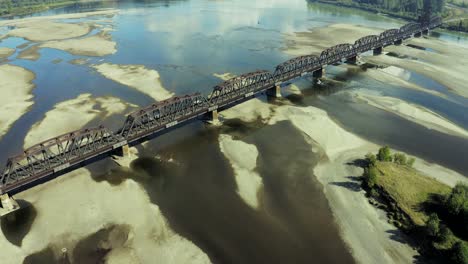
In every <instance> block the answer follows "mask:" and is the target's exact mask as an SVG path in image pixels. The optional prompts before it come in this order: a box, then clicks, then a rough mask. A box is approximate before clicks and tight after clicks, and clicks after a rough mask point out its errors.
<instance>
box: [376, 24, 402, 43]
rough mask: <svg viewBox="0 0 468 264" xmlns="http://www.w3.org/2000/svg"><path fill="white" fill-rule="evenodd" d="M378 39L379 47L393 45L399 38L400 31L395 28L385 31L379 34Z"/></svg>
mask: <svg viewBox="0 0 468 264" xmlns="http://www.w3.org/2000/svg"><path fill="white" fill-rule="evenodd" d="M379 38H380V45H381V46H384V45H386V44H390V43H393V42H394V41H395V40H397V39H399V38H400V30H399V29H396V28H392V29H388V30H385V31H384V32H382V33H380V35H379Z"/></svg>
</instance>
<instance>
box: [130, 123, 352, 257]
mask: <svg viewBox="0 0 468 264" xmlns="http://www.w3.org/2000/svg"><path fill="white" fill-rule="evenodd" d="M226 126H227V127H226ZM226 126H225V127H223V128H219V129H214V128H212V129H206V130H203V131H200V132H199V133H195V134H190V133H186V136H185V137H183V138H182V139H181V140H179V141H176V142H174V143H173V144H169V145H166V146H165V147H163V148H158V150H157V151H155V150H154V149H153V150H151V151H148V153H158V155H159V156H160V157H161V159H157V158H153V157H146V158H139V159H137V160H135V161H134V162H133V163H132V168H133V170H134V171H135V172H136V173H137V174H141V175H142V176H140V177H139V178H138V180H139V181H140V183H142V184H143V186H144V187H145V189H146V190H147V192H148V194H149V196H150V199H151V201H152V202H153V203H155V204H157V205H158V206H159V208H160V209H161V211H162V213H163V215H164V216H165V217H166V218H167V219H168V221H169V223H170V225H171V227H172V228H173V229H174V230H175V231H176V232H177V233H179V234H180V235H182V236H184V237H186V238H187V239H189V240H191V241H193V242H194V243H195V244H196V245H197V246H198V247H199V248H201V249H202V250H203V251H204V252H205V253H207V255H208V256H209V257H210V259H211V261H212V262H214V263H313V262H316V263H329V262H335V263H353V259H352V257H351V255H350V253H349V252H348V250H347V249H346V247H345V246H344V243H343V241H342V240H341V238H340V237H339V235H338V231H337V228H336V226H334V224H333V223H334V219H333V216H332V214H331V212H330V209H329V208H328V204H327V202H326V199H325V197H324V194H323V190H322V188H321V187H320V185H319V184H318V183H317V182H315V181H313V180H311V179H312V177H311V176H312V171H311V168H312V167H313V165H314V164H315V162H316V159H317V158H314V154H313V153H312V152H311V149H310V145H309V144H308V143H307V142H305V140H304V138H303V136H302V134H301V133H299V132H298V131H297V130H296V129H295V128H294V127H293V126H292V125H291V124H290V123H288V122H284V123H283V122H282V123H281V124H278V125H273V126H265V127H260V128H255V127H256V125H243V124H242V122H241V121H239V120H237V121H231V122H228V124H226ZM184 129H185V128H182V130H184ZM220 131H223V132H224V133H226V132H229V134H231V135H233V136H234V137H235V138H239V139H242V140H247V141H248V142H253V143H255V144H257V143H258V144H259V151H260V152H261V153H260V156H261V157H259V162H260V164H259V167H258V170H259V172H260V174H261V177H262V178H263V179H264V182H265V188H264V189H263V190H261V194H262V196H264V198H265V199H261V200H262V201H265V203H266V204H263V206H261V207H260V208H259V209H254V208H252V207H250V206H249V205H248V204H247V203H245V202H244V201H243V200H242V198H241V197H240V196H239V195H238V194H237V184H236V182H235V178H234V173H233V171H232V168H231V165H230V164H229V161H228V160H226V158H225V157H224V155H223V154H222V153H221V152H220V149H219V142H218V138H219V133H220ZM179 133H182V134H183V133H184V132H179ZM284 137H287V139H285V140H284V139H283V138H284ZM280 138H281V140H280ZM161 141H164V138H158V139H156V140H155V141H154V142H152V143H151V145H153V146H159V145H160V144H159V143H161V144H163V142H161ZM281 142H282V143H281ZM268 144H272V145H275V144H280V145H276V146H274V147H268V146H267V145H268ZM281 149H285V151H284V152H283V153H281V151H280V150H281ZM267 152H268V153H267ZM296 154H299V155H296ZM166 157H172V158H173V159H174V161H173V162H167V161H162V160H167V159H166ZM269 166H271V168H268V167H269ZM296 203H298V204H296Z"/></svg>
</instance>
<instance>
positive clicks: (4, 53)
mask: <svg viewBox="0 0 468 264" xmlns="http://www.w3.org/2000/svg"><path fill="white" fill-rule="evenodd" d="M13 53H15V50H14V49H10V48H6V47H0V59H3V58H8V57H10V56H11V55H12V54H13Z"/></svg>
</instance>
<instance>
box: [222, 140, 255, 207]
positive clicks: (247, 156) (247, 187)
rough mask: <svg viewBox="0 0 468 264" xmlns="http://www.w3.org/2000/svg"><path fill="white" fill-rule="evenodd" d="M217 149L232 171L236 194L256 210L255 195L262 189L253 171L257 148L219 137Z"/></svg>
mask: <svg viewBox="0 0 468 264" xmlns="http://www.w3.org/2000/svg"><path fill="white" fill-rule="evenodd" d="M219 148H220V149H221V152H222V153H223V154H224V155H225V156H226V158H227V159H228V160H229V161H230V163H231V166H232V168H233V170H234V175H235V177H236V183H237V193H238V194H239V196H240V197H241V198H242V199H243V200H244V201H245V202H246V203H247V204H249V205H250V206H251V207H253V208H257V207H258V199H257V193H258V191H259V190H260V188H262V187H263V183H262V178H261V177H260V175H259V174H258V172H256V171H255V169H256V167H257V158H258V150H257V148H256V147H255V146H254V145H251V144H247V143H245V142H242V141H240V140H234V139H233V138H232V137H231V136H229V135H220V136H219Z"/></svg>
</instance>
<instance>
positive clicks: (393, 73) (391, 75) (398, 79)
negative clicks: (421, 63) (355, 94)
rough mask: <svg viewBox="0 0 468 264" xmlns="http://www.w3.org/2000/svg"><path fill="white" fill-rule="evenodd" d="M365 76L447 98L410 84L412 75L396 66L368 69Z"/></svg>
mask: <svg viewBox="0 0 468 264" xmlns="http://www.w3.org/2000/svg"><path fill="white" fill-rule="evenodd" d="M362 74H363V75H365V76H367V77H370V78H372V79H374V80H377V81H379V82H381V83H385V84H391V85H393V86H395V87H402V88H408V89H413V90H417V91H420V92H424V93H429V94H432V95H435V96H439V97H442V98H446V97H447V96H446V95H445V94H443V93H441V92H438V91H435V90H429V89H426V88H423V87H421V86H419V85H417V84H414V83H411V82H409V81H408V80H409V77H410V73H409V72H408V71H406V70H405V69H402V68H400V67H396V66H389V67H386V68H381V69H367V70H366V71H365V72H363V73H362Z"/></svg>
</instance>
